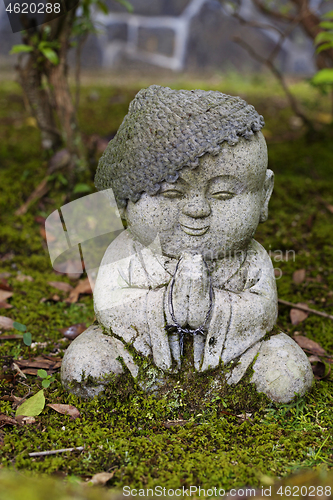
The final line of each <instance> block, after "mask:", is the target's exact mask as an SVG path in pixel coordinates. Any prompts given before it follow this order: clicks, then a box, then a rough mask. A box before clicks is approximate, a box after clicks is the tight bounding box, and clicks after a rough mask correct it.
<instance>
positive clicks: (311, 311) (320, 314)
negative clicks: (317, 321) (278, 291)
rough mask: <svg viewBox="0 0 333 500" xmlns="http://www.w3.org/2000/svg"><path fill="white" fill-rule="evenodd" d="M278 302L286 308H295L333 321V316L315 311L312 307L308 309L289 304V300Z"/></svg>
mask: <svg viewBox="0 0 333 500" xmlns="http://www.w3.org/2000/svg"><path fill="white" fill-rule="evenodd" d="M278 302H279V304H283V305H284V306H289V307H293V308H294V309H300V310H301V311H306V312H309V313H311V314H316V315H317V316H322V317H323V318H328V319H332V320H333V315H332V314H327V313H325V312H322V311H316V310H315V309H310V307H308V306H302V305H299V304H293V303H292V302H288V301H287V300H282V299H279V300H278Z"/></svg>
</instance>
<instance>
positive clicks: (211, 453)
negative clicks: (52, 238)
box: [0, 75, 333, 500]
mask: <svg viewBox="0 0 333 500" xmlns="http://www.w3.org/2000/svg"><path fill="white" fill-rule="evenodd" d="M233 79H234V80H233ZM259 83H260V82H259ZM259 83H258V81H257V83H256V81H255V80H254V81H252V83H251V82H250V84H249V85H248V86H244V83H242V82H241V81H240V79H239V78H238V80H237V79H236V77H235V75H231V76H230V75H229V80H228V79H226V81H225V82H223V81H222V80H221V81H219V83H217V84H216V85H215V88H217V87H218V88H219V89H220V90H222V91H226V92H230V93H235V94H236V93H241V94H242V95H243V96H244V97H247V99H248V100H249V102H252V103H253V104H255V106H256V107H257V109H258V110H259V111H260V112H262V113H263V114H264V115H265V119H266V122H267V128H266V130H267V131H268V133H267V136H268V140H271V144H269V154H270V168H272V169H273V170H274V171H275V173H276V185H275V190H274V193H273V197H272V200H271V204H270V216H269V219H268V221H267V222H266V223H265V224H263V225H261V226H260V227H259V229H258V232H257V239H258V240H259V241H260V242H261V243H262V244H263V245H264V246H265V248H266V249H267V250H269V251H271V255H272V259H273V263H274V266H275V267H276V268H280V269H281V271H282V277H281V279H279V280H278V281H277V284H278V291H279V296H280V298H283V299H285V300H289V301H291V302H295V303H296V302H306V303H308V304H309V305H310V306H311V307H312V308H314V309H319V310H322V311H326V312H328V313H330V314H332V313H333V246H332V240H331V238H332V227H333V214H332V213H331V212H330V211H329V210H328V209H327V208H326V206H325V203H326V205H327V204H330V205H333V168H332V161H333V146H332V144H333V142H332V139H331V137H332V131H330V130H329V129H328V130H327V132H326V136H325V134H322V135H321V136H319V135H318V137H316V138H312V140H311V138H308V137H305V136H304V135H302V131H297V133H295V130H293V129H292V128H291V127H290V125H289V123H290V118H291V116H292V113H291V111H290V110H289V108H288V106H287V103H286V102H285V99H284V98H283V96H282V95H281V94H280V93H279V91H278V89H276V93H275V94H274V95H273V96H268V95H267V92H266V93H265V92H263V86H262V85H261V83H260V84H259ZM237 85H238V87H237ZM174 86H177V87H187V88H189V87H199V86H200V84H199V83H198V82H196V83H195V84H193V85H191V83H190V82H188V81H186V83H185V84H184V80H183V81H181V80H179V81H177V82H174ZM202 86H203V85H202ZM203 87H204V86H203ZM272 88H273V90H274V86H273V87H271V92H272ZM138 89H139V85H138V87H137V88H136V89H135V88H134V87H133V85H132V86H131V87H129V88H128V90H126V89H123V88H120V87H119V88H116V87H112V88H107V87H103V86H95V87H91V86H90V87H84V88H83V89H82V101H81V109H80V121H81V124H82V128H83V131H84V133H85V134H87V135H89V134H93V133H97V134H100V135H103V136H108V135H111V134H112V133H114V132H115V131H116V130H117V127H118V126H119V124H120V123H121V120H122V118H123V116H124V114H125V113H126V109H127V106H128V102H129V101H130V100H131V99H132V97H133V96H134V94H135V91H136V90H138ZM232 89H233V90H232ZM295 89H296V91H297V92H298V94H299V96H300V98H301V101H302V105H303V106H304V107H306V109H307V110H309V113H310V114H311V113H312V114H313V115H315V114H316V113H317V114H318V113H319V112H320V113H325V110H326V108H327V101H326V98H325V97H321V96H320V95H317V94H315V93H314V92H310V91H309V89H308V87H306V85H305V84H302V85H301V84H297V85H296V86H295ZM92 92H93V94H92ZM96 95H98V99H97V100H94V99H95V98H96ZM92 96H95V97H94V99H92V98H91V97H92ZM28 118H29V116H28V114H27V113H26V111H25V110H24V106H23V101H22V97H21V93H20V89H19V87H18V86H15V85H14V84H13V83H12V82H10V84H9V83H8V82H2V83H1V84H0V164H1V168H0V190H1V195H0V218H1V220H0V257H3V256H5V255H7V257H8V254H9V257H10V258H9V259H8V258H7V260H2V261H0V267H1V269H0V272H5V271H7V272H10V273H11V277H9V278H8V281H9V283H10V284H11V285H12V287H13V290H14V295H13V297H12V298H11V299H9V301H10V303H11V304H12V305H13V306H14V307H13V309H10V310H5V309H0V315H3V316H10V317H11V318H13V319H14V320H16V321H18V322H21V323H23V324H25V325H27V327H28V329H29V331H30V332H31V333H32V337H33V341H34V342H45V341H47V342H48V345H47V347H43V348H36V349H35V350H33V351H32V352H31V349H29V348H28V347H25V346H23V343H21V341H18V340H12V341H5V342H4V341H2V342H1V343H0V357H1V364H0V391H1V394H2V395H9V394H11V393H12V394H14V395H15V396H18V397H19V396H23V395H25V394H26V393H27V392H28V387H27V385H28V386H29V387H30V389H31V391H32V393H35V392H37V390H39V389H40V388H41V379H39V378H37V377H36V376H28V379H27V380H26V381H24V383H25V384H27V385H23V384H22V383H20V381H22V380H21V379H18V378H17V377H16V378H15V380H14V381H12V380H10V379H8V378H1V377H5V376H7V375H8V376H9V375H10V373H11V372H10V370H9V369H8V368H3V366H7V367H8V366H10V364H11V361H12V359H14V360H15V358H18V357H19V356H22V357H23V358H25V359H27V358H28V357H29V356H30V355H31V356H33V357H35V356H36V355H38V354H39V353H42V352H44V353H46V354H48V353H50V352H51V351H52V350H53V349H55V348H60V349H61V350H62V351H61V352H63V349H65V348H66V346H67V345H68V342H65V343H64V342H62V340H61V339H62V335H61V333H60V332H59V328H63V327H66V326H70V325H72V324H74V323H78V322H86V324H87V325H89V324H90V323H91V322H92V321H93V319H94V313H93V305H92V298H91V296H85V297H83V298H82V297H81V299H80V301H79V303H78V304H72V305H68V304H66V303H64V302H53V301H46V302H42V303H41V302H40V301H41V299H42V298H49V297H50V296H52V294H54V293H58V295H60V296H61V297H65V294H64V293H62V292H59V291H58V290H55V289H52V288H51V287H50V286H49V285H48V284H47V282H48V281H55V280H60V281H67V282H69V283H72V284H75V281H71V280H70V279H69V278H68V277H67V276H60V275H58V274H55V273H54V272H53V270H52V268H51V264H50V260H49V257H48V254H47V251H46V246H45V243H44V241H43V238H42V237H41V235H40V226H39V225H38V223H37V222H36V221H35V217H36V216H37V215H42V216H47V215H48V214H49V213H51V212H52V211H53V210H54V209H55V208H56V207H59V206H61V205H62V204H64V203H65V202H68V201H69V199H73V196H72V197H70V198H69V197H68V193H67V187H66V185H64V184H63V182H64V181H63V179H61V178H58V179H54V180H53V181H52V187H51V190H50V192H49V193H48V195H47V197H46V198H44V199H43V201H41V202H40V201H39V202H36V203H35V204H34V205H33V206H32V207H31V208H30V209H29V211H28V212H27V214H26V215H24V216H21V217H17V216H15V215H14V211H15V210H16V209H17V208H18V207H19V206H20V205H21V204H22V203H23V202H24V201H25V200H26V199H27V197H28V196H29V195H30V194H31V192H32V191H33V189H34V188H35V187H36V186H37V185H38V183H39V182H40V181H41V180H42V179H43V177H44V175H45V170H46V157H45V156H44V155H43V153H42V152H41V151H40V149H39V133H38V131H37V129H36V128H35V127H33V126H31V122H30V121H29V120H27V119H28ZM287 251H294V252H295V254H294V255H295V257H294V258H293V254H292V252H289V254H288V255H289V260H283V261H281V254H282V253H283V254H285V252H287ZM274 252H275V253H274ZM302 268H304V269H306V276H307V279H306V280H305V281H304V282H303V283H302V284H300V285H296V284H294V283H293V281H292V274H293V272H294V271H295V270H297V269H302ZM18 272H21V273H23V274H26V275H30V276H32V277H33V278H34V282H33V283H30V282H28V281H25V282H23V283H21V282H18V281H17V280H16V279H15V277H16V275H17V273H18ZM308 278H310V279H308ZM278 328H280V329H281V330H283V331H284V332H286V333H288V334H290V335H293V334H294V333H295V331H297V332H300V333H302V334H303V335H306V336H308V337H309V338H311V339H313V340H316V341H317V342H319V343H320V344H321V345H322V346H323V347H324V348H325V349H326V350H327V351H328V353H330V354H333V322H332V321H330V320H327V319H324V318H320V317H318V316H314V315H312V316H309V318H308V319H306V320H305V321H304V322H303V323H301V324H299V325H298V326H296V327H293V326H292V325H291V322H290V319H289V309H288V308H287V307H285V306H280V314H279V319H278ZM45 395H46V399H47V402H48V403H68V404H73V405H75V406H76V407H77V408H78V409H79V410H80V412H81V418H79V419H77V420H71V419H70V417H68V416H63V415H60V414H57V413H56V412H54V411H53V410H51V409H50V408H48V407H46V408H45V410H44V411H43V412H42V414H41V415H39V416H38V417H36V420H37V423H36V424H35V425H32V426H23V427H10V426H6V427H3V428H2V429H0V433H1V434H0V438H1V439H0V441H1V440H2V441H3V444H2V445H0V457H1V458H0V464H1V465H0V467H2V471H0V472H2V474H3V473H4V471H7V469H15V470H17V471H19V472H20V473H21V474H24V475H29V476H37V475H39V474H41V473H42V474H46V475H56V476H59V475H60V476H61V477H67V478H68V477H73V476H74V477H77V478H82V479H83V480H84V479H85V478H90V477H91V476H92V475H93V474H95V473H97V472H101V471H112V470H114V471H115V474H114V476H113V478H112V479H111V480H110V481H109V483H108V486H110V487H113V488H122V487H123V486H125V485H130V486H131V487H133V488H140V487H144V488H147V487H154V486H157V485H162V486H165V487H174V488H176V487H179V486H183V485H184V486H189V485H197V486H199V485H200V486H201V487H203V488H209V487H214V486H216V487H223V488H225V489H226V490H227V489H229V488H237V487H241V486H244V485H250V486H255V487H259V486H260V485H262V484H263V481H264V480H263V478H265V477H266V479H265V481H267V476H269V477H272V478H276V477H287V476H289V475H290V474H291V473H292V472H294V471H296V470H299V469H302V468H309V467H310V468H313V469H317V468H320V470H322V469H330V468H331V467H332V465H333V454H332V444H333V442H332V421H333V385H332V379H331V378H330V377H328V378H326V379H325V380H323V381H320V382H317V383H316V385H315V387H314V388H313V390H312V392H310V393H309V394H307V395H306V396H305V397H304V398H302V399H300V400H297V401H295V402H293V403H292V404H289V405H278V406H276V405H273V404H272V403H269V402H267V400H266V399H265V398H261V397H254V398H253V397H252V398H251V390H249V391H247V390H245V391H243V394H241V393H239V394H238V393H237V391H235V392H234V393H233V392H231V393H229V394H227V395H225V397H224V398H223V399H222V398H221V399H218V398H215V400H213V401H204V402H202V404H198V402H196V403H195V404H194V403H193V398H192V395H191V391H190V390H188V391H186V390H185V391H184V390H181V389H180V388H179V387H177V385H175V387H174V389H173V391H172V394H169V396H168V397H165V398H163V399H161V400H159V401H157V400H156V399H155V398H154V397H152V396H150V397H147V396H146V395H145V394H144V393H142V392H141V391H140V390H139V389H138V388H133V387H132V386H131V384H129V385H128V386H126V384H123V385H122V388H121V390H120V391H119V393H118V394H116V393H115V392H114V391H111V390H109V391H107V393H106V394H105V395H104V396H102V397H100V398H99V399H94V400H92V401H86V400H81V399H79V398H77V397H74V396H72V395H69V394H67V393H65V392H64V391H63V390H62V388H61V385H60V382H59V375H57V380H56V381H55V382H54V383H52V384H51V386H50V387H49V388H48V389H46V390H45ZM0 412H2V413H5V414H7V415H9V416H11V415H13V414H14V412H13V409H12V403H10V402H8V401H2V400H0ZM244 412H247V413H251V414H252V417H251V419H250V420H244V418H242V417H237V415H241V414H244ZM179 418H183V419H185V420H188V423H187V424H186V425H185V426H176V427H173V428H169V429H168V428H166V427H165V426H164V423H165V422H166V421H167V420H174V419H179ZM77 446H84V447H85V449H84V451H82V452H72V453H64V454H59V455H53V456H49V457H41V458H30V457H29V456H28V453H29V452H32V451H39V450H50V449H59V448H69V447H77ZM0 477H1V476H0ZM2 477H3V481H5V480H6V481H7V479H8V476H6V477H7V479H6V478H5V476H3V475H2ZM0 481H1V479H0ZM3 484H5V482H4V483H3ZM64 494H65V493H63V495H64ZM59 495H60V494H59ZM73 495H74V493H73ZM0 498H1V493H0ZM8 498H9V497H8ZM27 498H28V497H27ZM41 498H42V497H41ZM59 498H60V497H59ZM73 498H75V497H74V496H73ZM100 498H101V497H100ZM1 500H2V499H1ZM6 500H7V498H6Z"/></svg>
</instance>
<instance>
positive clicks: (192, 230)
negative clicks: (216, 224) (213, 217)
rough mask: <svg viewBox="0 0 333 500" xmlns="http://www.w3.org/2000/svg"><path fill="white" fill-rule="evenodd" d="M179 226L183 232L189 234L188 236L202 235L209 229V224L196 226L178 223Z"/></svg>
mask: <svg viewBox="0 0 333 500" xmlns="http://www.w3.org/2000/svg"><path fill="white" fill-rule="evenodd" d="M180 227H181V228H182V230H183V231H184V233H186V234H189V235H190V236H202V235H203V234H205V233H206V232H207V231H208V229H209V226H204V227H198V228H197V227H190V226H185V224H180Z"/></svg>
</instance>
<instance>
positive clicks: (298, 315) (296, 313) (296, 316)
mask: <svg viewBox="0 0 333 500" xmlns="http://www.w3.org/2000/svg"><path fill="white" fill-rule="evenodd" d="M295 305H297V306H304V307H307V304H303V303H302V302H298V303H297V304H295ZM308 316H309V313H308V312H306V311H302V310H301V309H290V321H291V323H292V325H298V324H299V323H301V322H302V321H304V320H305V319H306V318H307V317H308Z"/></svg>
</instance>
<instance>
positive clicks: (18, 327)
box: [13, 321, 27, 332]
mask: <svg viewBox="0 0 333 500" xmlns="http://www.w3.org/2000/svg"><path fill="white" fill-rule="evenodd" d="M13 327H14V328H15V330H18V331H19V332H26V331H27V327H26V326H25V325H22V323H18V322H17V321H14V323H13Z"/></svg>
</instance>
